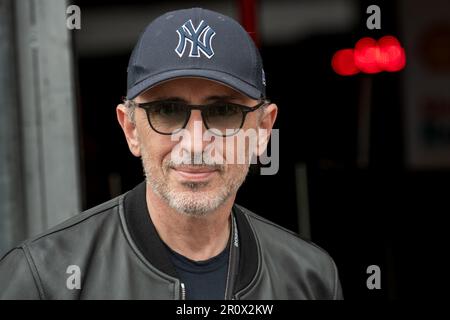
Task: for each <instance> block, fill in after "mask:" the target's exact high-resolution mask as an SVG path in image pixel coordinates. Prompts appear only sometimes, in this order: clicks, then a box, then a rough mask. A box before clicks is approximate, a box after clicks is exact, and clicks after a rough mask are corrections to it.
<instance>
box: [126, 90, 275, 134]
mask: <svg viewBox="0 0 450 320" xmlns="http://www.w3.org/2000/svg"><path fill="white" fill-rule="evenodd" d="M128 101H129V102H130V103H132V104H133V105H134V106H136V107H138V108H142V109H144V110H145V113H146V115H147V121H148V123H149V125H150V127H151V128H152V129H153V130H154V131H155V132H157V133H159V134H162V135H172V134H175V133H177V132H179V131H181V130H183V129H185V128H186V126H187V124H188V123H189V119H190V118H191V113H192V110H199V111H200V114H201V116H202V121H203V124H204V125H205V128H206V129H207V130H210V127H209V125H208V121H207V120H206V117H205V116H204V115H203V110H204V108H205V107H207V108H214V104H205V105H201V104H185V105H184V107H185V109H186V120H185V122H184V124H183V125H182V126H181V127H180V128H179V129H176V130H174V131H173V132H169V133H167V132H161V131H158V130H156V129H155V128H154V126H153V125H152V122H151V121H150V111H151V109H152V107H154V106H156V105H157V104H158V103H161V102H165V101H168V100H155V101H150V102H144V103H137V102H135V101H132V100H128ZM169 102H174V101H170V100H169ZM175 102H177V103H179V101H175ZM270 103H271V101H270V100H268V99H264V100H262V101H260V102H259V103H258V104H256V105H255V106H253V107H249V106H245V105H241V104H237V103H231V102H227V104H228V105H233V106H235V107H238V108H239V109H240V111H241V112H242V121H241V124H240V126H239V128H236V129H235V130H236V132H233V133H232V134H229V135H226V134H222V135H217V134H215V133H214V130H211V132H212V133H213V134H215V135H216V136H222V137H229V136H233V135H235V134H237V133H238V132H239V131H240V130H241V129H242V127H243V126H244V123H245V119H246V118H247V114H249V113H250V112H254V111H256V110H258V109H259V108H261V107H262V106H267V105H269V104H270Z"/></svg>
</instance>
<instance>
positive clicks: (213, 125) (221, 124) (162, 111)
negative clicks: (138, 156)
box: [133, 100, 270, 137]
mask: <svg viewBox="0 0 450 320" xmlns="http://www.w3.org/2000/svg"><path fill="white" fill-rule="evenodd" d="M133 104H134V105H135V106H137V107H139V108H142V109H144V110H145V112H146V114H147V119H148V122H149V124H150V126H151V127H152V129H153V130H155V131H156V132H158V133H160V134H165V135H171V134H176V133H177V132H179V131H181V130H182V129H184V128H186V125H187V124H188V122H189V119H190V117H191V112H192V110H200V112H201V116H202V120H203V123H204V125H205V127H206V129H208V130H210V131H211V132H212V133H213V134H215V135H217V136H222V137H227V136H232V135H234V134H236V133H237V132H238V131H239V130H240V129H241V128H242V126H243V125H244V122H245V118H246V117H247V114H248V113H250V112H254V111H256V110H258V109H259V108H260V107H262V106H265V105H268V104H270V101H269V100H263V101H261V102H259V103H258V104H257V105H255V106H253V107H248V106H244V105H240V104H236V103H231V102H214V103H211V104H206V105H192V104H187V103H185V102H183V101H176V100H175V101H171V100H160V101H152V102H146V103H136V102H134V101H133Z"/></svg>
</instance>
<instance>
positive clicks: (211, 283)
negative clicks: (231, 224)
mask: <svg viewBox="0 0 450 320" xmlns="http://www.w3.org/2000/svg"><path fill="white" fill-rule="evenodd" d="M166 247H167V249H168V251H169V256H170V259H171V260H172V263H173V264H174V266H175V269H176V271H177V273H178V276H179V278H180V281H181V282H182V283H184V286H185V289H186V299H188V300H223V299H224V298H225V287H226V281H227V272H228V257H229V251H230V247H229V244H228V245H227V247H226V248H225V249H224V250H223V251H222V252H221V253H219V254H218V255H217V256H215V257H212V258H210V259H208V260H204V261H194V260H191V259H189V258H186V257H185V256H183V255H181V254H179V253H177V252H175V251H173V250H172V249H170V248H169V247H168V246H167V245H166Z"/></svg>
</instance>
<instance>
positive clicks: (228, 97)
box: [155, 95, 241, 104]
mask: <svg viewBox="0 0 450 320" xmlns="http://www.w3.org/2000/svg"><path fill="white" fill-rule="evenodd" d="M155 100H156V101H164V100H168V101H176V102H183V103H186V104H189V101H187V100H186V99H184V98H181V97H177V96H161V97H156V99H155ZM230 100H241V98H240V97H239V96H238V95H212V96H208V97H206V98H205V99H204V101H205V102H221V101H230Z"/></svg>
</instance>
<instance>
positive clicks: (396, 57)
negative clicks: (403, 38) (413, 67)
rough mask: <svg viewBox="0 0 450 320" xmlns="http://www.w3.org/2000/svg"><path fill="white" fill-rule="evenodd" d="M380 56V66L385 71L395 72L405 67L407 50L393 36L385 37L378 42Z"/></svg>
mask: <svg viewBox="0 0 450 320" xmlns="http://www.w3.org/2000/svg"><path fill="white" fill-rule="evenodd" d="M378 46H379V48H380V56H379V59H378V64H379V66H380V68H381V69H383V70H384V71H389V72H395V71H400V70H401V69H403V68H404V67H405V64H406V57H405V50H404V49H403V48H402V47H401V45H400V42H399V41H398V40H397V39H396V38H395V37H393V36H385V37H382V38H381V39H380V40H378Z"/></svg>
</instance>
